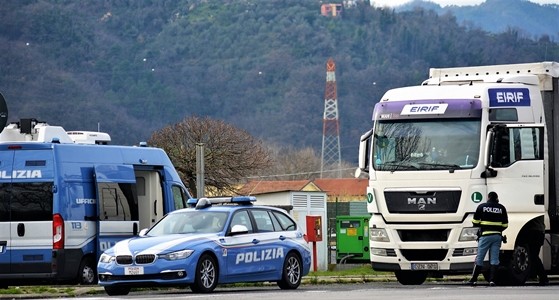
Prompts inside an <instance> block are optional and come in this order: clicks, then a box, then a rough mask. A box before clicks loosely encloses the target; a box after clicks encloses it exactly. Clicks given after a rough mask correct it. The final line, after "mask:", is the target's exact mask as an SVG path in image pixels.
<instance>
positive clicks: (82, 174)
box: [0, 99, 191, 287]
mask: <svg viewBox="0 0 559 300" xmlns="http://www.w3.org/2000/svg"><path fill="white" fill-rule="evenodd" d="M1 100H3V99H1ZM5 116H6V114H4V115H2V116H0V117H5ZM5 123H6V122H4V124H2V127H4V125H5ZM109 141H110V137H109V136H108V135H107V134H104V133H100V132H79V131H76V132H66V131H65V130H64V129H63V128H62V127H58V126H50V125H48V124H46V123H41V122H38V121H36V120H35V119H22V120H20V122H16V123H12V124H9V125H8V126H6V127H5V128H4V129H3V130H2V132H1V133H0V287H6V286H8V285H9V284H15V283H16V282H17V283H19V282H27V281H29V282H39V281H43V280H48V281H49V282H54V283H69V282H72V283H81V284H96V283H97V274H96V271H97V270H96V267H97V261H98V259H99V257H100V255H101V253H102V252H103V251H104V250H106V249H109V248H110V247H112V246H113V245H114V244H115V243H116V242H117V241H120V240H122V239H125V238H129V237H132V236H136V235H137V234H138V232H139V230H140V229H141V228H147V227H151V225H153V224H155V223H156V222H157V221H158V220H160V219H161V218H162V217H163V216H164V214H166V213H167V212H170V211H173V210H176V209H179V208H184V207H186V205H187V200H188V199H189V198H191V197H190V195H189V193H188V191H187V189H186V188H185V186H184V184H183V183H182V181H181V179H180V177H179V175H178V173H177V171H176V170H175V168H174V167H173V165H172V163H171V161H170V160H169V157H168V156H167V154H166V153H165V152H164V151H163V150H162V149H158V148H152V147H136V146H116V145H108V142H109Z"/></svg>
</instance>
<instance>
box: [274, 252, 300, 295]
mask: <svg viewBox="0 0 559 300" xmlns="http://www.w3.org/2000/svg"><path fill="white" fill-rule="evenodd" d="M301 266H302V265H301V259H300V258H299V256H297V254H295V253H293V252H290V253H288V254H287V257H286V258H285V261H284V262H283V270H282V274H281V280H280V281H278V286H279V287H280V289H283V290H294V289H296V288H298V287H299V285H300V284H301V277H302V276H301V274H302V273H303V269H302V267H301Z"/></svg>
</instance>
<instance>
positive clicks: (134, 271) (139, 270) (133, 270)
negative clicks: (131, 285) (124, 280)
mask: <svg viewBox="0 0 559 300" xmlns="http://www.w3.org/2000/svg"><path fill="white" fill-rule="evenodd" d="M124 274H125V275H143V274H144V267H125V268H124Z"/></svg>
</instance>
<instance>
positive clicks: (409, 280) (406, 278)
mask: <svg viewBox="0 0 559 300" xmlns="http://www.w3.org/2000/svg"><path fill="white" fill-rule="evenodd" d="M394 274H395V275H396V279H397V280H398V282H399V283H400V284H403V285H420V284H423V283H424V282H425V280H426V279H427V273H426V272H422V271H396V272H395V273H394Z"/></svg>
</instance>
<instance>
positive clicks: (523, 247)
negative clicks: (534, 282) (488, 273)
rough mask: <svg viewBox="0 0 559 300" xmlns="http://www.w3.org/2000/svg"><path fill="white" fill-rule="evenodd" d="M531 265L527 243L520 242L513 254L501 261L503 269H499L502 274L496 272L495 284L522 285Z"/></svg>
mask: <svg viewBox="0 0 559 300" xmlns="http://www.w3.org/2000/svg"><path fill="white" fill-rule="evenodd" d="M532 264H533V262H532V261H530V248H529V247H528V243H526V242H523V241H520V242H519V243H518V244H517V245H516V246H515V247H514V252H512V253H509V254H508V255H504V257H503V259H501V266H502V267H503V268H500V269H502V270H503V272H497V274H496V275H495V282H496V283H497V284H499V285H501V284H502V285H524V284H525V283H526V281H527V280H528V277H529V276H530V272H531V268H532Z"/></svg>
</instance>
